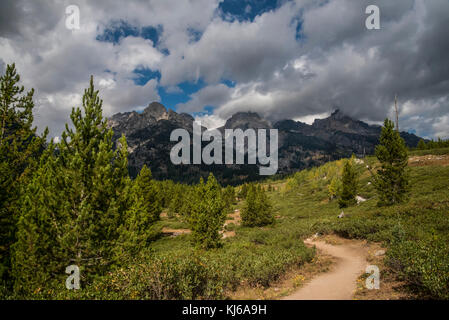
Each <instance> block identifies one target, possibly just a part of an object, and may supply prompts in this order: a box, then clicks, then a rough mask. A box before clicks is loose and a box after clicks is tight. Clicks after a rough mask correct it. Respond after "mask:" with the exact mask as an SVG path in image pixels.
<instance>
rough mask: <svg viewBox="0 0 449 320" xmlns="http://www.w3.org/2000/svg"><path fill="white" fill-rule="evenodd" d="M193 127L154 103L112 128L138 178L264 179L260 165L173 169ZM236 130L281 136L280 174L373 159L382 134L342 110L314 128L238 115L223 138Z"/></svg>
mask: <svg viewBox="0 0 449 320" xmlns="http://www.w3.org/2000/svg"><path fill="white" fill-rule="evenodd" d="M193 121H194V119H193V117H192V116H191V115H189V114H185V113H181V114H178V113H176V112H174V111H172V110H167V109H166V108H165V107H164V106H163V105H162V104H160V103H157V102H153V103H151V104H150V105H149V106H148V107H147V108H146V109H145V110H144V111H143V112H142V113H137V112H127V113H118V114H115V115H114V116H112V117H111V118H110V119H109V121H108V125H109V126H110V127H111V128H112V129H113V130H114V139H118V138H119V137H120V136H121V135H122V134H124V135H125V136H126V138H127V141H128V150H129V168H130V173H131V175H133V176H135V175H136V174H137V173H138V172H139V170H140V168H141V167H142V166H143V165H144V164H146V165H147V166H148V167H150V168H151V170H152V172H153V176H154V177H155V178H157V179H173V180H176V181H183V182H197V181H198V179H199V177H200V176H206V175H207V174H208V173H209V172H213V173H214V174H215V175H216V177H217V178H218V179H219V180H220V181H221V182H222V183H231V184H233V183H241V182H242V181H243V180H256V179H259V178H261V176H259V170H258V166H257V165H210V166H209V165H204V164H203V165H173V164H172V163H171V161H170V150H171V148H172V147H173V146H174V145H175V144H176V142H170V134H171V132H172V131H173V130H175V129H178V128H183V129H186V130H187V131H189V132H190V133H192V123H193ZM237 128H240V129H242V130H246V129H248V128H253V129H278V130H279V169H278V173H279V174H286V173H291V172H294V171H296V170H299V169H304V168H307V167H310V166H315V165H320V164H322V163H324V162H327V161H331V160H335V159H339V158H341V157H347V156H350V155H351V154H352V153H355V154H356V155H358V156H363V155H365V154H372V153H373V152H374V148H375V145H376V144H377V143H378V137H379V133H380V129H381V127H380V126H372V125H368V124H366V123H364V122H362V121H358V120H354V119H351V118H350V117H348V116H346V115H345V114H343V113H342V112H341V111H338V110H337V111H335V112H333V113H332V115H331V116H330V117H328V118H326V119H317V120H315V122H314V123H313V124H312V125H308V124H305V123H302V122H298V121H293V120H283V121H278V122H276V123H274V124H272V123H271V122H270V121H268V120H266V119H263V118H261V117H260V116H259V115H258V114H257V113H253V112H239V113H236V114H234V115H233V116H232V117H231V118H230V119H228V120H227V121H226V123H225V125H224V126H223V127H221V128H218V130H219V131H221V132H224V130H225V129H237ZM202 130H203V131H204V130H205V128H202ZM401 135H402V137H403V138H404V139H405V141H406V143H407V144H408V145H409V146H416V145H417V143H418V141H419V137H417V136H415V135H413V134H409V133H405V132H402V133H401ZM205 144H207V143H204V144H203V146H204V145H205Z"/></svg>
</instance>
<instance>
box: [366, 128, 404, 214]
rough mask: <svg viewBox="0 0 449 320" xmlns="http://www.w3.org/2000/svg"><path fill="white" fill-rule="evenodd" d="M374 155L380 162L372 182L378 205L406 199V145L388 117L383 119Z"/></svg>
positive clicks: (391, 203)
mask: <svg viewBox="0 0 449 320" xmlns="http://www.w3.org/2000/svg"><path fill="white" fill-rule="evenodd" d="M376 157H377V159H378V160H379V162H380V168H379V169H378V170H377V173H376V174H375V175H374V181H373V184H374V186H375V187H376V190H377V193H378V196H379V202H378V205H380V206H382V205H393V204H396V203H400V202H403V201H405V200H407V197H408V192H409V177H408V172H407V164H408V152H407V147H406V145H405V142H404V139H402V138H401V136H400V134H399V132H398V131H397V130H395V129H394V124H393V122H392V121H391V120H389V119H385V121H384V126H383V127H382V131H381V134H380V138H379V145H377V146H376Z"/></svg>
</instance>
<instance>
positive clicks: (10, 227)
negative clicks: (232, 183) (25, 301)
mask: <svg viewBox="0 0 449 320" xmlns="http://www.w3.org/2000/svg"><path fill="white" fill-rule="evenodd" d="M19 80H20V77H19V76H18V75H17V74H16V71H15V67H14V65H11V66H8V67H7V70H6V73H5V75H3V76H2V77H1V78H0V82H1V96H0V134H1V135H0V168H1V170H0V183H1V189H0V200H1V202H0V222H1V229H0V231H1V232H0V241H1V243H0V254H1V261H0V263H1V265H0V276H1V278H2V287H3V288H5V287H8V288H7V289H13V290H14V292H15V294H16V295H17V296H19V297H27V296H30V295H32V294H36V293H38V292H41V291H44V289H45V288H47V289H48V288H54V287H55V286H54V285H53V284H54V283H55V281H56V283H58V285H57V287H61V285H60V284H61V283H64V279H65V277H66V274H65V268H66V267H67V266H69V265H72V264H75V265H77V266H78V267H79V268H80V270H81V272H82V275H83V276H82V282H83V283H88V282H89V281H90V280H91V279H93V278H94V277H96V276H98V275H101V274H104V272H106V271H107V270H110V269H111V268H112V267H113V266H115V265H117V264H120V262H121V261H122V260H123V259H124V258H126V257H128V256H129V255H130V254H132V253H133V252H137V251H139V250H140V249H141V248H143V247H145V246H147V245H148V242H149V241H150V240H151V237H152V236H153V235H152V232H151V226H152V225H153V223H154V222H155V221H156V220H157V219H158V218H159V214H160V212H161V199H160V191H159V187H158V185H157V184H156V183H154V182H153V181H152V179H151V171H150V170H149V169H148V168H147V167H143V168H142V171H141V172H140V174H139V175H138V177H137V178H136V179H135V180H134V181H132V180H131V179H130V177H129V174H128V160H127V156H128V151H127V144H126V140H125V138H124V137H122V138H121V139H120V140H119V142H118V144H117V147H116V148H114V143H113V140H112V136H113V132H112V130H111V129H108V128H107V122H106V119H105V118H103V115H102V100H101V99H100V97H99V92H98V91H96V90H95V89H94V85H93V78H91V80H90V86H89V88H88V89H86V90H85V92H84V96H83V101H82V107H81V108H74V109H72V113H71V116H70V118H71V125H70V126H69V125H66V129H65V131H64V132H63V133H62V139H61V141H60V142H59V143H56V144H55V143H53V142H51V143H50V144H49V145H46V142H45V141H46V135H47V130H46V132H45V133H44V135H43V136H42V137H38V136H37V135H36V129H35V128H32V122H33V115H32V109H33V106H34V104H33V101H32V97H33V90H31V91H30V92H28V93H27V94H23V92H24V88H23V87H19V86H18V82H19Z"/></svg>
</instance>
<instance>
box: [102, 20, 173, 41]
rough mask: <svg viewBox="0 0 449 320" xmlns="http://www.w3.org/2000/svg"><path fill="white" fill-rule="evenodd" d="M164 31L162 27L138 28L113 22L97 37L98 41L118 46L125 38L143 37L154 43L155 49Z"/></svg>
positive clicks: (120, 21)
mask: <svg viewBox="0 0 449 320" xmlns="http://www.w3.org/2000/svg"><path fill="white" fill-rule="evenodd" d="M163 31H164V29H163V27H162V26H161V25H158V26H144V27H141V28H139V27H136V26H133V25H131V24H129V23H128V22H126V21H124V20H118V21H111V22H110V24H109V25H108V26H107V27H106V28H105V29H104V31H103V33H102V34H99V35H97V38H96V39H97V40H98V41H102V42H112V43H113V44H117V43H119V42H120V40H122V39H123V38H126V37H129V36H133V37H141V38H144V39H147V40H151V41H153V46H154V47H155V46H156V45H157V44H158V43H159V39H160V37H161V35H162V33H163Z"/></svg>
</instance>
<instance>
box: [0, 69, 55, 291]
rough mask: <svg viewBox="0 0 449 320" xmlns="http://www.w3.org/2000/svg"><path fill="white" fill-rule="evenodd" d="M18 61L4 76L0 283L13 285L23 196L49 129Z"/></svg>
mask: <svg viewBox="0 0 449 320" xmlns="http://www.w3.org/2000/svg"><path fill="white" fill-rule="evenodd" d="M19 82H20V76H19V75H18V74H17V71H16V68H15V65H14V64H12V65H8V66H7V67H6V72H5V74H3V75H1V77H0V285H2V284H1V283H3V286H6V287H9V282H10V281H9V280H10V268H11V245H12V244H13V243H14V242H15V241H16V232H17V228H16V225H17V221H18V217H19V215H18V212H19V206H20V205H19V199H20V194H21V193H22V189H23V187H24V186H26V185H27V184H28V182H29V180H30V178H31V174H32V172H33V171H35V170H36V167H37V165H38V164H39V156H40V154H41V152H42V150H43V148H44V146H45V140H46V135H47V133H48V131H47V130H45V132H44V134H43V135H42V136H37V135H36V128H33V127H32V125H33V108H34V102H33V94H34V90H33V89H31V90H30V91H28V92H27V93H24V90H25V89H24V87H23V86H19Z"/></svg>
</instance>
